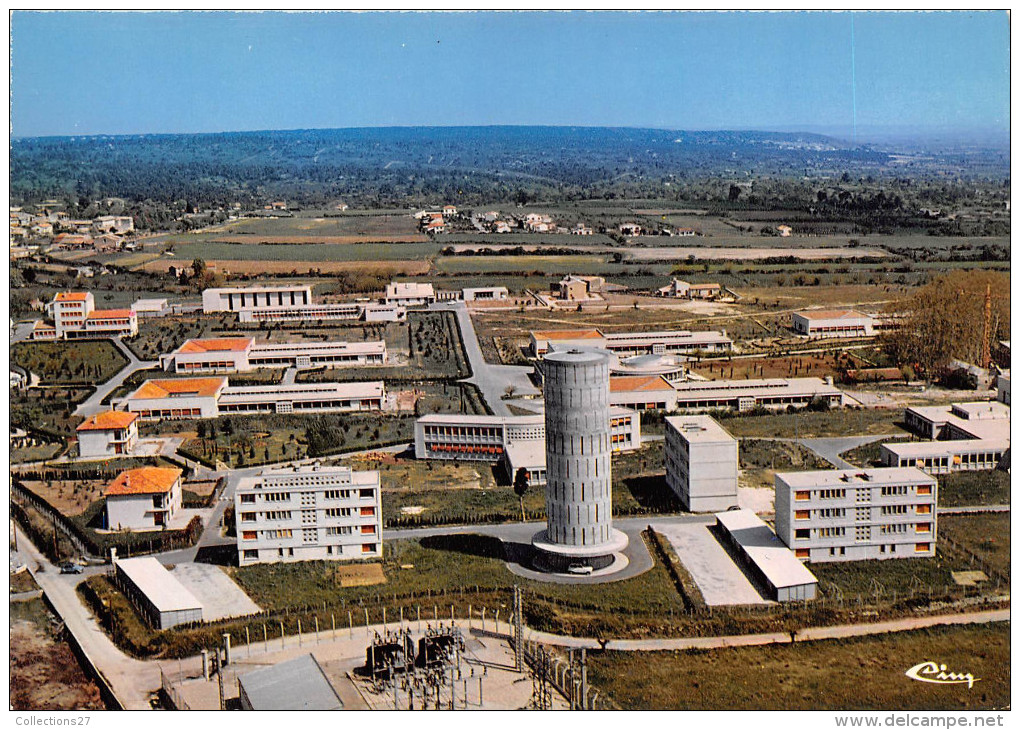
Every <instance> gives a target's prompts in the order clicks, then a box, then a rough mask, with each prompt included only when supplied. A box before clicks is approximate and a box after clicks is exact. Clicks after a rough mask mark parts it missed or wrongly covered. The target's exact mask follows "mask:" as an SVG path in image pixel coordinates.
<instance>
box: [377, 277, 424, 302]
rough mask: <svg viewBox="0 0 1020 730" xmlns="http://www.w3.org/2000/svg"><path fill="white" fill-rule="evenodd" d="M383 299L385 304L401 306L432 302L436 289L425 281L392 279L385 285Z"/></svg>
mask: <svg viewBox="0 0 1020 730" xmlns="http://www.w3.org/2000/svg"><path fill="white" fill-rule="evenodd" d="M383 301H384V302H385V303H386V304H390V305H400V306H403V307H413V306H416V305H420V304H432V302H434V301H436V291H435V289H434V288H433V287H432V284H429V283H427V282H416V281H406V282H404V281H400V282H398V281H394V282H391V283H389V284H387V285H386V294H385V296H384V297H383Z"/></svg>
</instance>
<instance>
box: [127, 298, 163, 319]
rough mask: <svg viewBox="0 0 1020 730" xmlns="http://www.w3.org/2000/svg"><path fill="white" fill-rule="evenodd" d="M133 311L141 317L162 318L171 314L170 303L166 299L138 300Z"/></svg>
mask: <svg viewBox="0 0 1020 730" xmlns="http://www.w3.org/2000/svg"><path fill="white" fill-rule="evenodd" d="M131 309H133V310H134V312H135V314H136V315H137V316H139V317H162V316H163V315H164V314H169V313H170V303H169V301H168V300H166V299H137V300H135V303H134V304H132V305H131Z"/></svg>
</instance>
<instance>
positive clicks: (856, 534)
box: [775, 467, 938, 562]
mask: <svg viewBox="0 0 1020 730" xmlns="http://www.w3.org/2000/svg"><path fill="white" fill-rule="evenodd" d="M775 485H776V500H775V505H776V534H777V535H778V536H779V538H780V539H781V540H782V541H783V542H785V543H786V544H787V546H788V547H789V548H790V549H792V550H793V551H794V553H795V554H796V556H797V557H798V558H801V559H802V560H810V561H812V562H837V561H849V560H875V559H878V560H884V559H888V558H930V557H934V555H935V541H936V537H937V524H936V504H937V500H938V482H937V481H936V480H935V477H933V476H930V475H928V474H925V473H924V472H923V471H921V470H920V469H914V468H900V467H894V468H887V469H844V470H823V471H804V472H786V473H778V474H776V477H775Z"/></svg>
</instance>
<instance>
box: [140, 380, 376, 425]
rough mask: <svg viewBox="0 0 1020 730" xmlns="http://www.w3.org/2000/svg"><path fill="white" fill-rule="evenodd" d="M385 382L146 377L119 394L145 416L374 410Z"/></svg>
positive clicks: (163, 418)
mask: <svg viewBox="0 0 1020 730" xmlns="http://www.w3.org/2000/svg"><path fill="white" fill-rule="evenodd" d="M385 400H386V387H385V385H384V384H383V382H382V381H381V380H379V381H368V382H360V383H294V384H291V385H282V384H280V385H234V386H232V385H230V383H229V381H228V380H227V378H226V377H208V378H175V379H167V380H146V381H145V382H144V383H142V385H141V386H139V388H138V389H137V390H135V391H134V392H133V393H131V394H130V395H129V396H127V397H126V398H125V399H124V400H123V402H122V403H123V406H124V407H125V409H126V410H129V411H133V412H135V413H137V414H138V415H139V416H140V417H141V419H142V420H143V421H144V420H165V419H179V418H216V417H217V416H220V415H224V414H229V413H316V412H324V411H378V410H382V409H383V405H384V402H385Z"/></svg>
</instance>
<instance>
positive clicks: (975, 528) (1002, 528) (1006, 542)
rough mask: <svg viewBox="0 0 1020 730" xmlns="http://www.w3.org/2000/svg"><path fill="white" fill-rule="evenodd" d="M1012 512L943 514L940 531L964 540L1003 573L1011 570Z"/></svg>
mask: <svg viewBox="0 0 1020 730" xmlns="http://www.w3.org/2000/svg"><path fill="white" fill-rule="evenodd" d="M1009 528H1010V520H1009V514H1008V513H1006V514H1004V513H1001V512H999V513H994V514H979V515H943V516H941V517H939V531H940V532H941V533H942V534H943V535H948V536H949V537H951V538H952V539H953V540H956V541H957V542H959V543H962V544H963V545H964V546H966V547H967V548H968V549H969V550H971V551H973V552H974V553H976V554H977V555H978V556H979V557H980V558H981V559H982V560H985V561H987V562H988V563H989V565H991V566H992V568H994V569H996V570H998V571H999V572H1000V573H1002V574H1004V575H1009V573H1010V532H1009Z"/></svg>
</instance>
